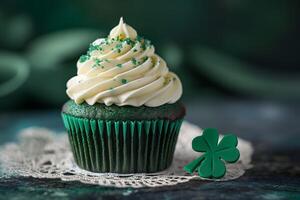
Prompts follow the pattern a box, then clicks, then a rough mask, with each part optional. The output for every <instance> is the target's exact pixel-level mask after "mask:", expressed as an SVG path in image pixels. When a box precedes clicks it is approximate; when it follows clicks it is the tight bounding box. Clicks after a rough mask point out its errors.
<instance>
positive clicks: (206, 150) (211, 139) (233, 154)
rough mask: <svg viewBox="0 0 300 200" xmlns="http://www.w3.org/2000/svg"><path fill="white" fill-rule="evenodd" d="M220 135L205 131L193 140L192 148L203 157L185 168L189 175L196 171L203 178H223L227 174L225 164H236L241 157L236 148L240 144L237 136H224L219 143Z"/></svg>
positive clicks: (212, 130) (211, 129)
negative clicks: (201, 153)
mask: <svg viewBox="0 0 300 200" xmlns="http://www.w3.org/2000/svg"><path fill="white" fill-rule="evenodd" d="M218 140H219V134H218V131H217V130H216V129H213V128H207V129H204V131H203V134H202V135H201V136H198V137H196V138H194V139H193V141H192V147H193V149H194V150H195V151H197V152H203V155H202V156H200V157H199V158H197V159H196V160H194V161H192V162H190V163H189V164H188V165H186V166H185V167H184V170H185V171H187V172H188V173H191V174H192V173H193V172H194V171H195V170H196V169H197V171H198V174H199V176H201V177H203V178H221V177H223V176H224V175H225V173H226V167H225V163H224V161H225V162H228V163H234V162H236V161H237V160H238V159H239V157H240V152H239V150H238V149H237V148H236V146H237V144H238V140H237V137H236V136H235V135H224V137H223V138H222V140H221V141H220V142H219V143H218Z"/></svg>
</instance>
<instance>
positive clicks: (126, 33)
mask: <svg viewBox="0 0 300 200" xmlns="http://www.w3.org/2000/svg"><path fill="white" fill-rule="evenodd" d="M136 36H137V33H136V31H135V30H134V28H132V27H131V26H129V25H127V24H126V23H124V22H123V17H121V18H120V22H119V25H117V26H116V27H114V28H113V29H112V30H111V31H110V34H109V37H110V38H117V37H120V38H123V39H124V38H130V39H133V40H134V39H135V38H136Z"/></svg>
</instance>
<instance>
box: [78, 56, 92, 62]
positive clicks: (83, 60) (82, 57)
mask: <svg viewBox="0 0 300 200" xmlns="http://www.w3.org/2000/svg"><path fill="white" fill-rule="evenodd" d="M89 58H90V56H88V55H82V56H80V58H79V62H80V63H83V62H85V61H87V60H88V59H89Z"/></svg>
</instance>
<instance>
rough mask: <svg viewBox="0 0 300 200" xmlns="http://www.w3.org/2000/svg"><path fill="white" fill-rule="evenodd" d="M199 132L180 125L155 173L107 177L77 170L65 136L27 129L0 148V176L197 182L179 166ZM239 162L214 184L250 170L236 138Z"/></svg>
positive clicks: (143, 183)
mask: <svg viewBox="0 0 300 200" xmlns="http://www.w3.org/2000/svg"><path fill="white" fill-rule="evenodd" d="M200 133H201V129H200V128H198V127H197V126H195V125H192V124H190V123H188V122H183V125H182V128H181V131H180V135H179V138H178V143H177V146H176V150H175V155H174V160H173V164H172V166H171V167H170V168H169V169H167V170H165V171H163V172H159V173H155V174H126V175H124V174H111V173H92V172H88V171H85V170H82V169H80V168H79V167H77V165H76V164H75V163H74V160H73V157H72V153H71V151H70V147H69V143H68V139H67V134H65V133H64V134H57V133H54V132H52V131H51V130H49V129H45V128H37V127H32V128H27V129H24V130H22V131H21V132H20V133H19V142H18V143H8V144H5V145H4V146H1V147H0V166H1V168H2V169H1V171H2V176H26V177H29V176H30V177H34V178H59V179H61V180H63V181H80V182H82V183H87V184H96V185H101V186H114V187H134V188H139V187H157V186H167V185H175V184H178V183H183V182H187V181H190V180H191V179H198V180H199V181H201V178H199V177H198V176H197V175H196V174H195V175H189V174H187V173H185V172H184V171H183V167H184V166H185V165H186V164H187V163H189V162H190V161H192V160H193V159H195V158H197V157H199V156H200V153H197V152H194V151H193V150H192V147H191V146H192V145H191V142H192V139H193V138H194V137H196V136H199V135H200ZM238 141H239V143H238V149H239V150H240V154H241V156H240V160H239V161H238V163H235V164H226V168H227V173H226V175H225V176H224V177H223V178H222V179H219V180H218V181H225V180H231V179H236V178H238V177H240V176H242V175H243V174H244V173H245V170H247V169H249V168H250V167H251V156H252V153H253V148H252V145H251V143H250V142H247V141H245V140H243V139H240V138H239V139H238Z"/></svg>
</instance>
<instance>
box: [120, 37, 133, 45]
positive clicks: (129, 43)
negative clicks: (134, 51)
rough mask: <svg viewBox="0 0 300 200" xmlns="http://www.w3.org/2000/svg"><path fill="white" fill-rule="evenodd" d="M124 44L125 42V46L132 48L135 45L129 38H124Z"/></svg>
mask: <svg viewBox="0 0 300 200" xmlns="http://www.w3.org/2000/svg"><path fill="white" fill-rule="evenodd" d="M123 41H124V42H126V44H128V45H131V46H133V45H134V44H135V42H134V41H133V40H131V39H130V38H126V39H124V40H123Z"/></svg>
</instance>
